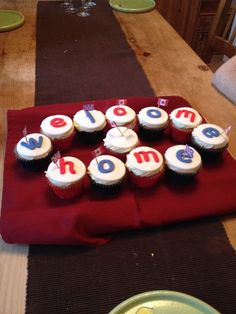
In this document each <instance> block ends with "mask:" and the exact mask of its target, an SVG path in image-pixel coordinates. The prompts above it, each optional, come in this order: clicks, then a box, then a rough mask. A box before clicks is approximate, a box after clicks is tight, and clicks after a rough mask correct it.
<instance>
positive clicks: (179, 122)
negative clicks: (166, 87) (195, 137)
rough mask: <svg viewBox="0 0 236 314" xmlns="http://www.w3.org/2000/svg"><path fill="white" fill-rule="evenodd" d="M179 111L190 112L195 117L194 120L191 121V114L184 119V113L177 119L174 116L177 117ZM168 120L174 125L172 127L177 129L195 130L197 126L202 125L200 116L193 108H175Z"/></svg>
mask: <svg viewBox="0 0 236 314" xmlns="http://www.w3.org/2000/svg"><path fill="white" fill-rule="evenodd" d="M181 110H187V111H190V112H192V113H193V114H194V115H195V116H194V120H193V121H191V117H192V116H193V115H192V114H191V113H190V114H188V116H187V117H185V114H184V113H182V114H181V115H180V116H179V117H177V116H176V115H178V113H179V112H180V111H181ZM170 119H171V120H172V123H173V124H174V126H176V127H177V128H179V129H189V128H195V127H197V126H198V125H199V124H201V123H202V117H201V116H200V114H199V113H198V112H197V111H196V110H194V109H193V108H189V107H181V108H177V109H175V110H173V111H172V112H171V113H170Z"/></svg>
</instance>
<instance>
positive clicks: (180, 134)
mask: <svg viewBox="0 0 236 314" xmlns="http://www.w3.org/2000/svg"><path fill="white" fill-rule="evenodd" d="M169 130H170V137H171V138H172V140H174V141H175V142H176V143H179V144H186V143H189V142H190V141H191V136H192V129H188V130H184V129H178V128H176V127H175V126H174V125H173V123H172V122H171V123H170V129H169Z"/></svg>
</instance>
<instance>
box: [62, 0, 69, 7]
mask: <svg viewBox="0 0 236 314" xmlns="http://www.w3.org/2000/svg"><path fill="white" fill-rule="evenodd" d="M60 6H61V7H62V8H68V7H69V6H70V0H64V1H63V2H62V3H61V4H60Z"/></svg>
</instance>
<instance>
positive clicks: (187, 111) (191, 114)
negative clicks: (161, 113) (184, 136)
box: [175, 109, 196, 122]
mask: <svg viewBox="0 0 236 314" xmlns="http://www.w3.org/2000/svg"><path fill="white" fill-rule="evenodd" d="M182 114H184V117H185V118H188V116H189V115H190V121H191V122H194V120H195V116H196V115H195V113H194V112H192V111H190V110H187V109H179V110H178V111H177V113H176V115H175V116H176V118H180V116H181V115H182Z"/></svg>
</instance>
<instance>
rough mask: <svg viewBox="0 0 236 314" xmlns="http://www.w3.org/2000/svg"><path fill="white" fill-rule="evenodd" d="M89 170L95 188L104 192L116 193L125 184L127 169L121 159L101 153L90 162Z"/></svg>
mask: <svg viewBox="0 0 236 314" xmlns="http://www.w3.org/2000/svg"><path fill="white" fill-rule="evenodd" d="M88 172H89V176H90V178H91V182H92V185H93V187H94V189H95V190H97V191H98V192H101V193H103V194H114V193H117V192H119V191H120V189H121V187H122V185H123V181H124V178H125V174H126V169H125V165H124V163H123V162H122V161H121V160H120V159H118V158H116V157H114V156H110V155H100V156H98V157H96V158H94V159H93V160H92V161H91V162H90V164H89V167H88Z"/></svg>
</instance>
